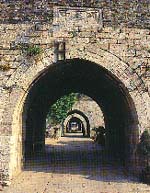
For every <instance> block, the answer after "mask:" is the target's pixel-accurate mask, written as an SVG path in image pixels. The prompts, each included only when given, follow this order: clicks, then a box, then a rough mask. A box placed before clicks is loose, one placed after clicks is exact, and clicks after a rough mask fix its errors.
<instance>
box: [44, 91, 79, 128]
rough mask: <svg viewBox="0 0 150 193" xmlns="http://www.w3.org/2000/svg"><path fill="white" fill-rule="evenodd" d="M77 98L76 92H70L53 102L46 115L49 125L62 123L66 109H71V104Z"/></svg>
mask: <svg viewBox="0 0 150 193" xmlns="http://www.w3.org/2000/svg"><path fill="white" fill-rule="evenodd" d="M77 100H78V94H77V93H71V94H69V95H65V96H63V97H61V98H60V99H58V100H57V101H56V103H54V104H53V105H52V106H51V108H50V111H49V113H48V116H47V119H48V123H50V124H51V125H57V124H60V123H62V121H63V120H64V119H65V118H66V117H67V113H68V111H69V110H71V108H72V106H73V104H74V103H75V102H76V101H77Z"/></svg>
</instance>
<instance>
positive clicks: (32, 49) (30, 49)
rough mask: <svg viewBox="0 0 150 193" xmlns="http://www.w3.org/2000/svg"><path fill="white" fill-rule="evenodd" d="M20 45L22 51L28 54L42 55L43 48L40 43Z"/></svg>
mask: <svg viewBox="0 0 150 193" xmlns="http://www.w3.org/2000/svg"><path fill="white" fill-rule="evenodd" d="M19 47H20V48H21V50H22V52H23V53H25V54H26V55H27V56H37V55H40V54H41V53H42V52H43V50H42V48H40V47H39V46H38V45H34V44H28V43H26V44H25V43H24V44H20V45H19Z"/></svg>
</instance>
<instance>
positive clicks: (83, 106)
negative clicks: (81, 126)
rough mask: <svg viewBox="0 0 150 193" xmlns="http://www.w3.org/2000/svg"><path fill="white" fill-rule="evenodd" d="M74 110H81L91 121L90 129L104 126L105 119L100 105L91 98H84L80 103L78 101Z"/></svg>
mask: <svg viewBox="0 0 150 193" xmlns="http://www.w3.org/2000/svg"><path fill="white" fill-rule="evenodd" d="M72 110H79V111H81V112H83V113H84V114H85V115H86V116H87V118H88V119H89V124H90V129H93V128H96V127H99V126H104V127H105V123H104V117H103V113H102V111H101V109H100V107H99V105H98V104H97V103H96V102H95V101H94V100H92V99H91V98H90V97H87V96H84V95H83V96H82V97H81V98H80V99H79V101H77V102H76V103H75V104H74V105H73V107H72Z"/></svg>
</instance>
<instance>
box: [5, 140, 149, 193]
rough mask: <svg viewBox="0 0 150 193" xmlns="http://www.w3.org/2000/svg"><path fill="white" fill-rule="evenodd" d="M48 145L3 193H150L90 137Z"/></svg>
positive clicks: (51, 141)
mask: <svg viewBox="0 0 150 193" xmlns="http://www.w3.org/2000/svg"><path fill="white" fill-rule="evenodd" d="M46 143H47V146H46V155H45V156H37V157H36V158H34V160H29V161H28V163H27V164H26V168H25V170H24V171H23V172H22V173H21V174H20V175H19V176H18V177H17V178H16V179H15V180H14V181H13V182H12V184H11V185H10V186H9V187H6V188H5V189H4V190H3V191H2V192H3V193H150V186H148V185H146V184H142V183H139V182H138V180H137V179H136V178H133V177H129V176H127V174H126V172H125V170H124V168H123V167H122V166H120V165H119V164H118V163H116V162H114V161H113V160H111V158H109V159H108V158H107V157H106V156H105V155H104V152H103V149H102V148H101V147H100V146H99V145H97V144H94V143H93V142H92V141H91V140H90V139H88V138H82V137H80V136H74V137H63V138H61V139H60V140H59V141H54V140H47V141H46ZM107 160H109V161H107Z"/></svg>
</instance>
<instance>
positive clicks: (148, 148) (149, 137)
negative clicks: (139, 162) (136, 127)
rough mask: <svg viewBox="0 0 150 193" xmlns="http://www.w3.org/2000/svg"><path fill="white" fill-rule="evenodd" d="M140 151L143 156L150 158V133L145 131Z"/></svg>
mask: <svg viewBox="0 0 150 193" xmlns="http://www.w3.org/2000/svg"><path fill="white" fill-rule="evenodd" d="M138 151H139V153H140V154H141V155H143V156H148V157H150V132H149V131H148V130H145V131H144V132H143V134H142V136H141V140H140V143H139V146H138Z"/></svg>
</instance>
